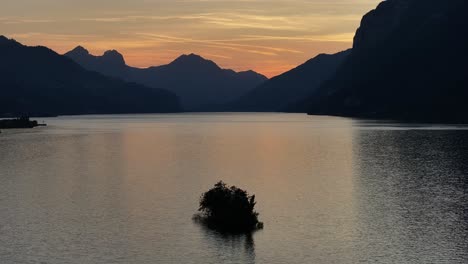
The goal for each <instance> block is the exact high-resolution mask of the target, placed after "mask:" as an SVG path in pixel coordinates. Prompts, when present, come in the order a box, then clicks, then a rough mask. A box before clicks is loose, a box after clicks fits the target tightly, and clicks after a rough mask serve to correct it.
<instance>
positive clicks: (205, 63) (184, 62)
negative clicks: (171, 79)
mask: <svg viewBox="0 0 468 264" xmlns="http://www.w3.org/2000/svg"><path fill="white" fill-rule="evenodd" d="M169 65H177V66H187V67H193V68H196V67H213V68H217V69H220V68H219V66H218V65H216V63H214V62H213V61H211V60H207V59H205V58H203V57H202V56H200V55H197V54H195V53H190V54H188V55H187V54H184V55H181V56H180V57H178V58H177V59H175V60H174V61H173V62H171V63H170V64H169Z"/></svg>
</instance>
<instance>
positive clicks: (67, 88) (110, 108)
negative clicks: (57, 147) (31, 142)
mask: <svg viewBox="0 0 468 264" xmlns="http://www.w3.org/2000/svg"><path fill="white" fill-rule="evenodd" d="M0 57H1V60H0V71H1V74H0V92H1V97H0V115H4V114H10V115H20V114H30V115H43V114H46V115H61V114H106V113H148V112H175V111H179V110H180V108H179V104H178V99H177V97H176V96H175V95H174V94H173V93H171V92H168V91H165V90H161V89H151V88H148V87H145V86H142V85H138V84H132V83H126V82H123V81H120V80H117V79H113V78H109V77H105V76H103V75H101V74H98V73H93V72H89V71H87V70H85V69H83V68H82V67H80V66H79V65H78V64H76V63H74V62H73V61H71V60H70V59H68V58H65V57H63V56H60V55H58V54H56V53H55V52H53V51H52V50H49V49H47V48H45V47H26V46H23V45H21V44H20V43H18V42H16V41H14V40H9V39H7V38H5V37H2V36H0Z"/></svg>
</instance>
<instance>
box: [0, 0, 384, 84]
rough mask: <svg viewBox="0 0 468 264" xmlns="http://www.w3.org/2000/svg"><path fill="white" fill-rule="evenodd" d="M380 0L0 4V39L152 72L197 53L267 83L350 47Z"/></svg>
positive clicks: (18, 0)
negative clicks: (109, 57) (113, 56)
mask: <svg viewBox="0 0 468 264" xmlns="http://www.w3.org/2000/svg"><path fill="white" fill-rule="evenodd" d="M380 1H381V0H281V1H280V0H40V1H39V0H14V1H11V0H0V2H2V3H1V9H0V34H1V35H5V36H7V37H9V38H14V39H16V40H17V41H19V42H21V43H23V44H26V45H32V46H36V45H43V46H47V47H49V48H51V49H53V50H55V51H56V52H58V53H61V54H63V53H65V52H67V51H69V50H71V49H73V48H74V47H76V46H78V45H81V46H84V47H85V48H87V49H88V50H89V51H90V52H91V53H92V54H95V55H101V54H102V53H103V52H104V51H106V50H109V49H115V50H118V51H119V52H120V53H122V54H123V55H124V57H125V60H126V62H127V64H129V65H131V66H135V67H149V66H155V65H161V64H167V63H170V62H171V61H172V60H174V59H175V58H177V57H178V56H180V55H181V54H190V53H196V54H199V55H201V56H203V57H205V58H207V59H210V60H213V61H215V62H216V63H217V64H218V65H220V66H221V67H223V68H230V69H234V70H236V71H243V70H255V71H257V72H260V73H262V74H264V75H266V76H268V77H272V76H275V75H278V74H280V73H282V72H285V71H287V70H289V69H292V68H294V67H296V66H298V65H300V64H302V63H304V62H305V61H307V60H308V59H310V58H312V57H314V56H316V55H318V54H320V53H334V52H338V51H342V50H345V49H347V48H350V47H351V46H352V40H353V36H354V33H355V31H356V29H357V28H358V26H359V24H360V20H361V18H362V16H363V15H364V14H365V13H367V12H368V11H370V10H371V9H374V8H375V7H376V6H377V4H378V3H379V2H380Z"/></svg>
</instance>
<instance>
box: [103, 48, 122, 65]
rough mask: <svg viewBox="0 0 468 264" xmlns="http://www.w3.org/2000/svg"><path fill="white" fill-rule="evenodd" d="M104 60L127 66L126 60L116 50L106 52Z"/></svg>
mask: <svg viewBox="0 0 468 264" xmlns="http://www.w3.org/2000/svg"><path fill="white" fill-rule="evenodd" d="M102 59H103V60H105V61H107V62H110V63H113V64H116V65H125V59H124V57H123V55H122V54H120V53H119V52H118V51H116V50H108V51H106V52H104V55H102Z"/></svg>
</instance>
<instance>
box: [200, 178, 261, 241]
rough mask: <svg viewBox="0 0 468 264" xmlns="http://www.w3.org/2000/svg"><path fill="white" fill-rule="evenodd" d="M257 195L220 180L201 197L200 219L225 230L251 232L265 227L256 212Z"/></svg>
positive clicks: (209, 225)
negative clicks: (229, 185)
mask: <svg viewBox="0 0 468 264" xmlns="http://www.w3.org/2000/svg"><path fill="white" fill-rule="evenodd" d="M255 204H256V202H255V195H249V194H248V193H247V191H244V190H242V189H240V188H237V187H236V186H231V187H228V186H227V185H226V184H225V183H224V182H222V181H220V182H218V183H216V184H215V185H214V187H213V188H212V189H210V190H209V191H207V192H206V193H204V194H202V196H201V197H200V208H199V209H198V210H199V211H200V212H201V214H200V215H199V216H198V219H199V220H201V221H202V222H203V223H205V224H206V225H207V226H208V227H210V228H213V229H217V230H220V231H224V232H235V233H239V232H251V231H254V230H257V229H261V228H263V223H261V222H259V221H258V215H259V214H258V213H257V212H255V210H254V207H255Z"/></svg>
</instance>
